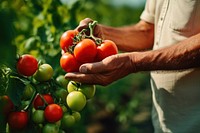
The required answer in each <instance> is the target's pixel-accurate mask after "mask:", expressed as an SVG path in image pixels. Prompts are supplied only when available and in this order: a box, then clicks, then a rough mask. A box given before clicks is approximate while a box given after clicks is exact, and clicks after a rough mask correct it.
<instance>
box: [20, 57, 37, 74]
mask: <svg viewBox="0 0 200 133" xmlns="http://www.w3.org/2000/svg"><path fill="white" fill-rule="evenodd" d="M37 69H38V61H37V59H36V58H35V57H34V56H32V55H29V54H25V55H22V56H21V57H20V58H19V60H18V62H17V71H18V72H19V73H20V74H22V75H24V76H32V75H33V74H34V73H35V72H36V71H37Z"/></svg>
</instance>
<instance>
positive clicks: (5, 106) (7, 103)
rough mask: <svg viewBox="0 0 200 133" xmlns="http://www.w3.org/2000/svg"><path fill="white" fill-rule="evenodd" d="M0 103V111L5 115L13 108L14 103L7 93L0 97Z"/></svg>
mask: <svg viewBox="0 0 200 133" xmlns="http://www.w3.org/2000/svg"><path fill="white" fill-rule="evenodd" d="M0 105H2V108H1V109H2V113H3V114H4V115H5V116H7V115H8V114H9V113H10V112H11V111H12V110H13V109H14V104H13V102H12V101H11V99H10V98H9V97H8V96H7V95H4V96H1V97H0Z"/></svg>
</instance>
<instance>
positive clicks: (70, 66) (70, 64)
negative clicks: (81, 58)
mask: <svg viewBox="0 0 200 133" xmlns="http://www.w3.org/2000/svg"><path fill="white" fill-rule="evenodd" d="M80 65H81V64H80V63H79V62H78V61H77V60H76V58H75V57H74V55H72V54H70V53H64V54H63V55H62V56H61V58H60V66H61V67H62V69H63V70H65V71H66V72H78V71H79V67H80Z"/></svg>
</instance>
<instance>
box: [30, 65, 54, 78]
mask: <svg viewBox="0 0 200 133" xmlns="http://www.w3.org/2000/svg"><path fill="white" fill-rule="evenodd" d="M52 76H53V68H52V67H51V65H49V64H42V65H40V66H39V68H38V70H37V71H36V73H35V74H34V78H35V79H36V80H37V81H39V82H44V81H48V80H50V79H51V78H52Z"/></svg>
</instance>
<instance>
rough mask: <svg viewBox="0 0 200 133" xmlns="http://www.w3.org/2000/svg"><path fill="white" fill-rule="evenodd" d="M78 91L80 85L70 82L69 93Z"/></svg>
mask: <svg viewBox="0 0 200 133" xmlns="http://www.w3.org/2000/svg"><path fill="white" fill-rule="evenodd" d="M77 90H78V85H77V83H76V82H75V81H69V83H68V85H67V91H68V93H70V92H72V91H77Z"/></svg>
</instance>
